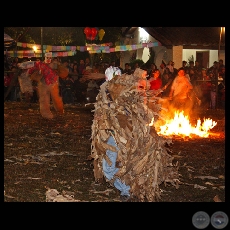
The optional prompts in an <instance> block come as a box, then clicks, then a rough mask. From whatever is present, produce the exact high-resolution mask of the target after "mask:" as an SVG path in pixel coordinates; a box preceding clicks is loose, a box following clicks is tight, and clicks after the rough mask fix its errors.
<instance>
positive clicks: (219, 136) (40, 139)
mask: <svg viewBox="0 0 230 230" xmlns="http://www.w3.org/2000/svg"><path fill="white" fill-rule="evenodd" d="M52 111H53V108H52ZM198 118H201V119H203V118H211V119H213V120H214V121H216V122H217V125H216V126H215V127H214V128H213V129H212V130H211V135H210V136H209V137H208V138H200V137H196V138H195V137H194V138H192V139H189V138H187V139H183V138H180V137H176V136H175V137H174V138H173V144H172V145H171V146H170V154H172V155H173V156H174V163H176V162H177V164H178V165H179V173H180V185H179V188H177V189H176V188H175V187H174V186H171V185H169V184H166V185H164V184H161V185H160V188H161V189H162V197H161V201H160V202H225V110H221V109H217V110H205V111H202V110H200V111H198V112H197V113H196V115H195V116H194V117H193V119H198ZM92 120H93V112H92V111H91V109H89V108H86V107H84V106H71V105H65V115H64V116H61V117H58V116H57V117H55V118H54V119H53V120H47V119H44V118H42V117H41V115H40V113H39V106H38V104H36V103H34V104H32V105H31V106H28V105H26V104H25V103H24V102H5V103H4V201H5V202H46V201H56V202H58V201H63V199H64V201H70V202H124V200H123V199H121V197H120V192H119V191H118V190H117V189H116V188H115V187H111V186H110V185H109V184H108V183H106V182H105V181H104V182H102V183H98V182H95V180H94V175H93V164H92V163H93V162H92V161H91V160H88V156H89V155H90V150H91V140H90V137H91V125H92ZM54 190H55V191H56V192H57V193H58V196H56V200H49V199H48V198H50V197H48V195H47V194H51V191H53V192H54ZM56 195H57V194H56ZM47 197H48V198H47ZM58 198H59V199H58ZM132 201H133V200H132V199H130V200H128V201H127V202H132ZM133 202H134V201H133Z"/></svg>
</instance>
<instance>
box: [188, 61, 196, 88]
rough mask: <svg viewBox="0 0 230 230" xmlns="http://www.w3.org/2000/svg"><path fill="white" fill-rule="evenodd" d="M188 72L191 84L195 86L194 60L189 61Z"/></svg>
mask: <svg viewBox="0 0 230 230" xmlns="http://www.w3.org/2000/svg"><path fill="white" fill-rule="evenodd" d="M188 74H189V78H190V81H191V83H192V85H193V86H195V85H196V80H197V75H196V74H195V68H194V61H189V66H188Z"/></svg>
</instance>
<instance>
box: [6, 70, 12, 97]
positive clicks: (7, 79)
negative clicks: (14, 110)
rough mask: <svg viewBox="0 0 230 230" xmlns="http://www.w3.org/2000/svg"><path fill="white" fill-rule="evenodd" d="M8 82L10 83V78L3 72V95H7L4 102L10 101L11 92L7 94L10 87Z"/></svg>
mask: <svg viewBox="0 0 230 230" xmlns="http://www.w3.org/2000/svg"><path fill="white" fill-rule="evenodd" d="M10 82H11V77H10V76H9V74H8V73H7V72H6V71H4V95H6V94H7V93H8V95H7V96H6V98H5V100H6V101H10V99H11V91H10V92H8V90H9V87H10Z"/></svg>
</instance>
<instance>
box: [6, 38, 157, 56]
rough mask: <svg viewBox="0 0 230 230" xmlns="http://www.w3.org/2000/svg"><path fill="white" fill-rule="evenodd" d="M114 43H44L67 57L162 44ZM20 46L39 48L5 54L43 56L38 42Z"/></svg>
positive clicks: (53, 50) (47, 48) (45, 47)
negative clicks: (60, 44) (78, 53)
mask: <svg viewBox="0 0 230 230" xmlns="http://www.w3.org/2000/svg"><path fill="white" fill-rule="evenodd" d="M111 44H112V43H103V44H100V45H96V44H87V45H86V46H51V45H43V52H44V53H48V52H52V57H67V56H74V55H75V54H76V51H80V52H86V51H88V52H89V53H90V54H93V53H112V52H118V51H132V50H137V49H141V48H145V47H146V48H150V47H154V46H161V44H160V42H150V43H141V44H135V45H120V46H115V47H110V46H111ZM17 46H18V47H23V48H32V49H33V47H36V48H37V50H36V51H34V50H16V51H4V54H7V55H9V56H11V57H19V58H21V57H41V56H42V50H41V45H37V44H29V43H21V42H17Z"/></svg>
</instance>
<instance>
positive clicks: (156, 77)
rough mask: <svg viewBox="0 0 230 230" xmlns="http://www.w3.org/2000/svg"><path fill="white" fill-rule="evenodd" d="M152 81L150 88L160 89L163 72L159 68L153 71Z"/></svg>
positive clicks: (150, 80)
mask: <svg viewBox="0 0 230 230" xmlns="http://www.w3.org/2000/svg"><path fill="white" fill-rule="evenodd" d="M149 83H150V88H149V89H150V90H157V89H160V88H161V86H162V80H161V73H160V70H159V69H156V70H155V71H152V76H151V78H150V79H149Z"/></svg>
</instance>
